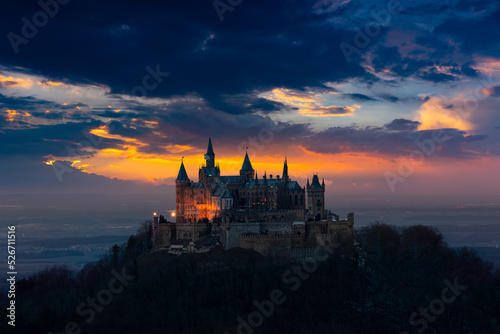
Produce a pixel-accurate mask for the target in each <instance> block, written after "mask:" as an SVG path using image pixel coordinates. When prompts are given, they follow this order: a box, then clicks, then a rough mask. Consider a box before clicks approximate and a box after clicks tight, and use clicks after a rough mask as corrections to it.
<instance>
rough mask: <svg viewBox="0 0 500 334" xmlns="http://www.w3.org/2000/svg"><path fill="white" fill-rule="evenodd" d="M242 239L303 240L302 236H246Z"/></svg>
mask: <svg viewBox="0 0 500 334" xmlns="http://www.w3.org/2000/svg"><path fill="white" fill-rule="evenodd" d="M240 238H241V239H262V240H264V239H301V238H303V236H301V235H300V234H258V235H257V234H246V235H245V234H244V235H241V236H240Z"/></svg>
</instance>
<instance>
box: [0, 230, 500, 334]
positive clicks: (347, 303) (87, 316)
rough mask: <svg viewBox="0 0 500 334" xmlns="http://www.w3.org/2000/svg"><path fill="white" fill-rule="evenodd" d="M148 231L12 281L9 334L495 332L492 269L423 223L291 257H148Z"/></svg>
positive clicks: (499, 279)
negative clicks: (69, 264)
mask: <svg viewBox="0 0 500 334" xmlns="http://www.w3.org/2000/svg"><path fill="white" fill-rule="evenodd" d="M148 229H149V225H148V224H143V225H142V227H141V229H140V231H139V232H138V234H137V235H135V236H131V237H130V239H129V241H128V243H127V244H125V245H122V246H118V245H115V246H114V247H113V248H111V249H110V252H109V254H108V255H106V256H105V257H103V259H101V260H100V261H99V262H97V263H94V264H89V265H87V266H86V267H85V268H84V269H83V270H82V271H81V272H79V273H78V274H73V273H71V272H70V271H69V270H67V269H66V268H62V267H54V268H50V269H47V270H45V271H42V272H39V273H37V274H35V275H33V276H32V277H30V278H28V279H23V280H22V281H20V282H18V283H17V295H16V306H17V310H16V312H17V321H16V331H15V332H16V333H48V332H67V333H144V334H149V333H193V334H194V333H447V334H451V333H472V332H473V333H499V332H500V325H499V320H500V303H499V302H498V301H499V300H500V274H499V273H498V272H496V273H495V272H493V268H492V266H491V264H489V263H485V262H483V261H482V260H481V258H479V257H478V256H477V254H475V252H474V251H473V250H470V249H460V250H453V249H451V248H448V247H447V245H446V244H445V243H444V241H443V237H442V235H441V234H440V233H439V232H438V231H436V230H435V229H432V228H429V227H426V226H422V225H417V226H411V227H408V228H406V229H404V230H398V229H396V228H395V227H392V226H389V225H384V224H378V223H377V224H372V225H371V226H369V227H366V228H363V229H361V230H359V231H357V234H356V242H355V245H354V246H351V245H342V246H341V247H339V248H336V249H334V251H333V253H329V252H327V251H325V250H324V249H320V250H318V252H317V254H316V255H317V256H316V257H315V258H313V259H308V260H306V259H303V260H298V261H295V262H290V261H286V260H283V259H270V258H264V257H262V256H261V255H259V254H258V253H255V252H253V251H248V250H243V249H232V250H229V251H224V250H222V249H221V248H216V249H213V250H212V251H211V252H209V253H205V254H185V255H181V256H176V255H170V254H168V253H166V252H164V251H160V252H154V253H152V252H150V251H149V249H150V247H151V245H150V243H149V242H148V240H149V239H148V234H149V230H148ZM2 305H5V299H4V300H2ZM2 307H3V306H2ZM4 324H5V322H2V326H4V328H2V333H4V332H7V330H10V328H6V327H8V326H6V325H4Z"/></svg>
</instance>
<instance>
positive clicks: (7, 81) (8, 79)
mask: <svg viewBox="0 0 500 334" xmlns="http://www.w3.org/2000/svg"><path fill="white" fill-rule="evenodd" d="M32 85H33V81H31V79H29V78H28V79H24V78H14V77H13V76H4V75H2V74H0V86H2V87H5V88H14V87H22V88H30V87H31V86H32Z"/></svg>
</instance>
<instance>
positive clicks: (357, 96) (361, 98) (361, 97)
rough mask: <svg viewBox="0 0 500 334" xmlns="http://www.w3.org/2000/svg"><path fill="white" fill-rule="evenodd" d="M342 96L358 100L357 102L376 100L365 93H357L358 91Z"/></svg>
mask: <svg viewBox="0 0 500 334" xmlns="http://www.w3.org/2000/svg"><path fill="white" fill-rule="evenodd" d="M342 97H344V98H348V99H351V100H354V101H358V102H366V101H377V100H376V99H374V98H371V97H369V96H367V95H364V94H358V93H356V94H342Z"/></svg>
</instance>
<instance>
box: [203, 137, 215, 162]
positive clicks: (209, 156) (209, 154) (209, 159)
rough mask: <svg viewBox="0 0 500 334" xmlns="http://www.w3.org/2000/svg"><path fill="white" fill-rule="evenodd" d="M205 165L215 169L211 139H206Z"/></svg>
mask: <svg viewBox="0 0 500 334" xmlns="http://www.w3.org/2000/svg"><path fill="white" fill-rule="evenodd" d="M205 162H206V163H205V165H206V167H215V153H214V149H213V148H212V138H211V137H208V148H207V153H205Z"/></svg>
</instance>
